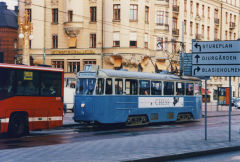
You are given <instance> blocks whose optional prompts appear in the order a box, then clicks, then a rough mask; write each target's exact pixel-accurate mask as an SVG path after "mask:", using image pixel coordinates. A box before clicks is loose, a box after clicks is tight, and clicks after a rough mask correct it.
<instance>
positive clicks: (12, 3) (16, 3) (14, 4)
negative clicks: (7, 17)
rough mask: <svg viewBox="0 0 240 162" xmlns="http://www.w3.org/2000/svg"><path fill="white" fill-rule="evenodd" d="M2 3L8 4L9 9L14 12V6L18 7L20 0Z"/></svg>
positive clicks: (0, 0)
mask: <svg viewBox="0 0 240 162" xmlns="http://www.w3.org/2000/svg"><path fill="white" fill-rule="evenodd" d="M0 2H6V3H7V6H8V9H11V10H13V9H14V6H17V5H18V0H0Z"/></svg>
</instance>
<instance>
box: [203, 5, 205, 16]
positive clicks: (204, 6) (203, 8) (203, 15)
mask: <svg viewBox="0 0 240 162" xmlns="http://www.w3.org/2000/svg"><path fill="white" fill-rule="evenodd" d="M204 8H205V6H204V5H202V17H204V16H205V15H204Z"/></svg>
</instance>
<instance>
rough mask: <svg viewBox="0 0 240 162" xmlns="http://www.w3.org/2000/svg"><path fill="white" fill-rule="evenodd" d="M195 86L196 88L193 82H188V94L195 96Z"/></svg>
mask: <svg viewBox="0 0 240 162" xmlns="http://www.w3.org/2000/svg"><path fill="white" fill-rule="evenodd" d="M193 88H194V84H193V83H186V95H188V96H193V91H194V90H193Z"/></svg>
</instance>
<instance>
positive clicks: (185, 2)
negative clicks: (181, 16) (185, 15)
mask: <svg viewBox="0 0 240 162" xmlns="http://www.w3.org/2000/svg"><path fill="white" fill-rule="evenodd" d="M184 12H187V0H184Z"/></svg>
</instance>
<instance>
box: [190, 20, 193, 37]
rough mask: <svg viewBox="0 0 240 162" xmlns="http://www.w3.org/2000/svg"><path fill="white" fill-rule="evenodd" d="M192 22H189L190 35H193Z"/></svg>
mask: <svg viewBox="0 0 240 162" xmlns="http://www.w3.org/2000/svg"><path fill="white" fill-rule="evenodd" d="M192 29H193V22H190V35H192V34H193V30H192Z"/></svg>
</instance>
